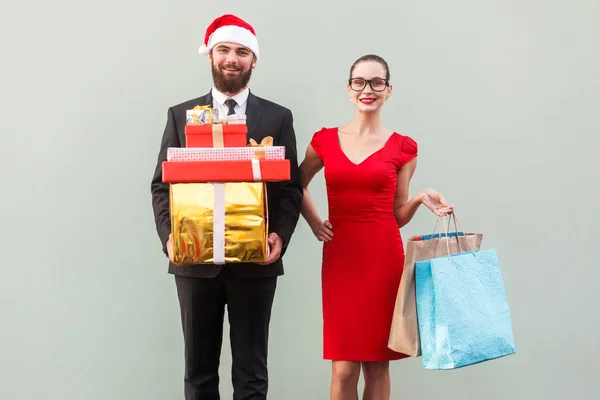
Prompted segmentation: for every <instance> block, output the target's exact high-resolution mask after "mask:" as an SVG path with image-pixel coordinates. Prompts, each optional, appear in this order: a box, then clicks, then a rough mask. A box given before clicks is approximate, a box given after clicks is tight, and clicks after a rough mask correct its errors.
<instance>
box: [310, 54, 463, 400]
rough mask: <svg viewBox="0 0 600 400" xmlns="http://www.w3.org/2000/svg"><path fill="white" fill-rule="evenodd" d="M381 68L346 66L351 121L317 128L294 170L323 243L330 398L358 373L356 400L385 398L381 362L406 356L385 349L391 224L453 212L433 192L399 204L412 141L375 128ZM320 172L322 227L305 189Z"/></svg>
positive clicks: (392, 291) (368, 60)
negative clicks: (325, 207)
mask: <svg viewBox="0 0 600 400" xmlns="http://www.w3.org/2000/svg"><path fill="white" fill-rule="evenodd" d="M389 80H390V72H389V68H388V65H387V63H386V62H385V60H383V59H382V58H381V57H379V56H376V55H366V56H363V57H361V58H359V59H358V60H357V61H356V62H355V63H354V64H353V65H352V68H351V69H350V79H349V80H348V95H349V97H350V101H352V103H354V105H355V107H356V113H355V115H354V118H353V119H352V121H351V122H350V123H349V124H347V125H345V126H342V127H339V128H323V129H321V130H320V131H318V132H316V133H315V134H314V136H313V138H312V141H311V143H310V145H309V146H308V149H307V150H306V157H305V159H304V161H303V162H302V164H301V167H300V168H301V176H302V183H303V187H304V200H303V203H302V215H303V217H304V218H305V219H306V221H307V222H308V224H309V225H310V227H311V229H312V231H313V232H314V234H315V236H316V237H317V238H318V239H319V240H320V241H323V242H324V244H323V266H322V297H323V357H324V358H325V359H328V360H332V382H331V399H332V400H333V399H340V400H349V399H358V389H357V386H358V379H359V376H360V371H361V367H362V372H363V374H364V379H365V389H364V397H363V399H366V400H369V399H370V400H375V399H377V400H379V399H389V398H390V377H389V361H390V360H398V359H401V358H404V357H406V355H404V354H400V353H396V352H394V351H392V350H390V349H389V348H388V347H387V343H388V336H389V332H390V326H391V321H392V313H393V310H394V302H395V299H396V293H397V291H398V286H399V282H400V277H401V275H402V267H403V264H404V247H403V244H402V238H401V236H400V232H399V228H401V227H403V226H404V225H406V224H407V223H408V222H409V221H410V220H411V219H412V217H413V215H414V214H415V212H416V211H417V209H418V208H419V206H420V205H421V204H425V205H426V206H427V207H428V208H429V209H430V210H432V211H433V212H434V213H435V214H437V215H446V214H448V213H451V212H452V210H453V207H452V206H451V205H448V204H447V203H446V201H445V200H444V198H443V197H442V196H441V195H440V194H439V193H437V192H436V191H434V190H430V189H427V190H423V191H421V192H420V193H419V194H417V195H416V196H414V197H413V198H411V199H410V200H408V190H409V183H410V180H411V177H412V176H413V173H414V172H415V168H416V165H417V161H416V157H417V144H416V142H415V141H414V140H413V139H411V138H409V137H408V136H403V135H400V134H398V133H395V132H393V131H392V130H390V129H389V128H387V127H385V126H384V125H383V124H382V122H381V120H380V110H381V107H382V106H383V105H384V103H385V102H386V101H387V100H388V99H389V98H390V96H391V94H392V86H391V85H390V84H389ZM321 168H325V180H326V184H327V196H328V203H329V220H328V221H322V220H321V218H320V217H319V215H318V213H317V211H316V209H315V206H314V203H313V201H312V199H311V197H310V194H309V192H308V185H309V183H310V181H311V180H312V178H313V177H314V176H315V174H316V173H317V172H319V171H320V170H321Z"/></svg>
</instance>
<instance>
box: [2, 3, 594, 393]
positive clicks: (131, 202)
mask: <svg viewBox="0 0 600 400" xmlns="http://www.w3.org/2000/svg"><path fill="white" fill-rule="evenodd" d="M211 4H212V3H210V2H208V3H207V2H198V1H189V0H188V1H183V0H179V1H159V0H154V1H141V0H129V1H117V0H106V1H103V2H90V1H75V0H56V1H52V2H47V1H40V0H32V1H28V2H19V1H16V0H8V2H6V1H4V2H3V5H2V12H1V13H0V22H1V23H0V33H2V35H0V37H1V39H0V40H1V41H2V50H3V54H2V63H1V66H0V68H1V74H0V77H1V78H0V79H1V80H2V90H1V91H0V96H1V97H0V99H1V100H0V113H1V114H0V116H1V121H2V123H1V124H0V127H1V130H2V132H1V133H2V134H1V136H0V137H1V141H2V142H1V146H0V151H1V158H0V159H1V163H2V165H1V167H2V178H3V185H2V196H0V215H1V225H0V226H1V227H2V230H1V231H0V235H1V236H0V243H1V244H0V246H1V251H0V260H1V261H0V262H1V266H2V275H1V277H0V296H1V299H2V301H1V303H0V313H1V319H0V321H1V322H0V323H1V328H0V398H2V399H7V400H8V399H11V400H21V399H36V398H45V399H61V400H71V399H89V400H92V399H98V400H100V399H102V400H105V399H115V400H116V399H128V400H130V399H145V400H150V399H156V400H159V399H160V400H163V399H177V398H182V381H181V379H182V378H181V377H182V371H183V357H182V337H181V329H180V322H179V314H178V305H177V300H176V293H175V286H174V282H173V279H172V277H171V276H169V275H167V274H166V263H165V259H164V257H163V256H162V253H161V251H160V245H159V241H158V239H157V236H156V234H155V231H154V223H153V220H152V211H151V206H150V189H149V181H150V177H151V175H152V171H153V169H154V165H155V161H156V154H157V151H158V146H159V141H160V137H161V134H162V130H163V126H164V122H165V118H166V109H167V107H168V106H170V105H172V104H175V103H178V102H180V101H183V100H186V99H188V98H193V97H196V96H198V95H201V94H204V93H205V92H207V91H208V89H209V87H210V84H211V82H210V72H209V66H208V63H207V62H206V60H205V59H204V58H202V57H200V56H199V55H197V53H196V49H197V46H198V44H199V43H200V42H201V40H202V38H203V35H204V29H205V27H206V26H207V24H208V23H209V22H210V21H212V19H213V18H214V17H216V16H217V15H220V14H222V13H225V12H234V13H237V14H239V15H240V16H242V17H243V18H246V19H248V20H249V21H250V22H251V23H252V24H253V25H254V26H255V28H256V29H257V32H258V35H259V41H260V46H261V56H262V57H261V61H260V63H259V65H258V68H257V70H256V71H255V74H254V76H253V79H252V82H251V83H252V89H253V90H254V92H255V93H257V94H258V95H260V96H263V97H266V98H270V99H272V100H275V101H277V102H279V103H281V104H283V105H286V106H288V107H290V108H291V109H292V110H293V111H294V115H295V120H296V123H295V127H296V131H297V135H298V146H299V151H300V152H301V153H302V154H303V152H304V149H305V148H306V145H307V144H308V142H309V140H310V137H311V135H312V133H313V132H315V131H316V130H318V129H319V128H321V127H322V126H324V125H326V126H335V125H339V124H343V123H345V122H346V121H348V120H349V119H350V118H351V116H352V112H353V109H352V106H351V104H350V103H349V102H348V100H347V96H346V93H345V80H346V78H347V73H348V68H349V66H350V65H351V63H352V62H353V61H354V59H355V58H357V57H359V56H361V55H363V54H365V53H371V52H374V53H378V54H380V55H382V56H383V57H385V58H386V59H387V60H388V61H389V63H390V66H391V70H392V71H391V72H392V83H393V85H394V96H393V97H392V100H391V101H390V102H389V103H388V104H387V105H386V107H385V112H384V118H385V122H386V123H387V124H388V125H389V126H391V127H393V128H394V129H395V130H397V131H399V132H402V133H404V134H408V135H411V136H412V137H413V138H415V139H416V140H417V141H418V142H419V144H420V158H419V160H420V161H419V167H418V169H417V173H416V176H415V178H414V180H413V184H412V192H413V193H416V191H417V190H419V189H420V188H423V187H426V186H429V187H434V188H436V189H438V190H440V191H441V192H443V193H444V195H445V196H446V197H447V199H448V200H449V201H451V202H452V203H454V204H455V205H456V210H457V215H458V216H459V218H460V220H461V222H462V224H463V226H464V227H465V229H468V230H476V231H480V232H484V234H485V237H484V247H495V248H496V249H498V251H499V255H500V258H501V263H502V268H503V273H504V277H505V283H506V288H507V292H508V296H509V299H510V302H511V307H512V313H513V320H514V332H515V337H516V344H517V351H518V353H517V354H516V355H514V356H512V357H508V358H505V359H502V360H497V361H494V362H489V363H485V364H481V365H478V366H475V367H471V368H467V369H463V370H459V371H453V372H426V371H424V370H423V369H422V368H421V366H420V360H419V359H412V360H406V361H403V362H397V363H394V364H393V367H392V376H393V392H392V398H393V399H402V398H441V399H448V400H450V399H464V400H466V399H472V400H480V399H483V398H486V399H490V400H492V399H494V400H505V399H540V400H542V399H543V400H555V399H564V398H569V399H592V398H597V394H596V395H595V394H594V393H595V392H596V389H597V378H596V377H597V374H598V372H599V368H598V366H597V362H598V358H599V356H600V352H599V348H598V340H597V336H598V330H599V329H600V320H599V314H598V311H597V304H598V301H599V300H600V297H599V295H598V294H597V293H595V292H594V289H596V288H597V287H598V280H599V278H600V272H599V270H600V269H599V268H598V267H599V263H598V260H597V255H596V247H595V245H597V242H598V233H597V231H596V230H595V229H593V228H592V226H593V224H595V223H596V222H597V207H596V203H597V199H598V194H599V191H598V186H599V182H600V179H599V173H598V170H599V169H598V166H597V159H598V156H597V151H598V150H597V149H598V145H599V144H600V141H599V140H598V136H597V135H598V132H599V129H600V122H599V120H598V117H597V114H596V113H595V112H597V109H598V105H599V102H600V74H599V67H600V55H599V54H600V53H599V52H598V51H597V50H598V39H600V28H599V27H600V23H599V21H600V5H599V3H598V1H593V0H576V1H541V0H538V1H535V0H519V1H516V0H505V1H475V0H470V1H469V0H459V1H454V2H447V1H418V2H417V1H403V0H402V1H391V0H387V1H381V2H375V3H373V2H364V1H362V2H358V1H343V2H342V1H336V2H324V1H315V0H306V1H303V2H295V3H289V4H288V3H286V2H274V3H271V2H270V1H266V0H261V1H252V2H248V1H244V2H242V1H232V2H231V3H228V4H229V7H225V6H224V5H214V6H213V5H211ZM261 7H264V8H263V9H262V10H261ZM336 21H337V22H336ZM313 194H314V197H315V198H316V199H317V204H318V206H319V208H320V210H321V211H322V212H323V215H325V214H324V213H325V211H326V201H325V192H324V184H323V178H322V175H319V177H318V178H317V181H316V182H315V185H314V189H313ZM434 221H435V220H434V217H433V214H431V213H429V212H428V211H427V210H426V209H425V208H423V209H422V210H421V211H420V212H419V213H418V214H417V216H416V217H415V219H414V220H413V222H412V223H411V224H410V225H409V226H407V227H406V229H405V230H404V231H403V235H404V236H405V237H408V236H410V235H414V234H421V233H428V232H430V231H431V229H432V228H433V225H434ZM319 252H320V246H319V243H318V242H317V241H316V240H315V239H314V238H313V237H312V235H311V233H310V231H309V229H308V227H307V225H306V223H305V222H304V221H301V222H300V224H299V227H298V230H297V233H296V235H295V237H294V239H293V244H292V247H291V249H290V251H289V253H288V255H287V257H286V267H287V274H286V275H285V277H284V278H283V279H281V280H280V283H279V287H278V292H277V296H276V302H275V306H274V315H273V323H272V336H271V337H272V339H271V347H270V367H271V391H270V393H271V398H273V399H285V400H295V399H298V400H306V399H326V398H328V390H329V376H330V375H329V374H330V372H329V371H330V366H329V364H328V363H327V362H326V361H323V360H321V325H320V321H321V314H320V312H321V310H320V286H319V285H320V283H319V268H320V265H319V259H320V253H319ZM226 334H227V332H226ZM230 365H231V364H230V353H229V348H228V347H227V346H225V348H224V353H223V364H222V372H223V376H222V378H223V379H222V381H223V383H222V386H223V395H224V397H223V398H231V390H230V383H229V382H230V381H229V379H230V376H229V368H230ZM594 378H596V379H594Z"/></svg>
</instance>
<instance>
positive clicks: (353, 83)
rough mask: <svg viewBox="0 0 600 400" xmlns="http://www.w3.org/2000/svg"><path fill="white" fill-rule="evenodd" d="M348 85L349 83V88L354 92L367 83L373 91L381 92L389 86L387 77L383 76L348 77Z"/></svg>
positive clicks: (361, 88)
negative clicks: (369, 77) (368, 77)
mask: <svg viewBox="0 0 600 400" xmlns="http://www.w3.org/2000/svg"><path fill="white" fill-rule="evenodd" d="M348 85H350V89H352V90H354V91H355V92H360V91H361V90H363V89H364V88H365V87H367V85H369V86H370V87H371V89H372V90H373V91H374V92H383V91H384V90H385V89H386V88H387V87H388V86H389V82H388V80H387V79H383V78H373V79H363V78H350V79H348Z"/></svg>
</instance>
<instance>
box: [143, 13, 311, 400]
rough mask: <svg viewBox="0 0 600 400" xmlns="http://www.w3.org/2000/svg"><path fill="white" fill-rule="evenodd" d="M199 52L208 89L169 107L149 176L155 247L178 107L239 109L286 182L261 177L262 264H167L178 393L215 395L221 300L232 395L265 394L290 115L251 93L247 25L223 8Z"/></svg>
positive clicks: (287, 204) (251, 38)
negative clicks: (275, 156)
mask: <svg viewBox="0 0 600 400" xmlns="http://www.w3.org/2000/svg"><path fill="white" fill-rule="evenodd" d="M200 53H201V54H206V55H208V60H209V62H210V64H211V68H212V76H213V84H214V86H213V88H212V90H211V91H210V92H209V93H208V94H206V95H205V96H202V97H199V98H197V99H193V100H190V101H187V102H184V103H182V104H178V105H175V106H173V107H170V108H169V110H168V114H167V123H166V127H165V130H164V134H163V137H162V141H161V145H160V151H159V154H158V162H157V165H156V170H155V172H154V177H153V179H152V185H151V186H152V205H153V208H154V218H155V222H156V228H157V231H158V236H159V237H160V240H161V242H162V245H163V251H164V252H165V254H167V255H168V256H169V258H171V257H170V255H171V241H172V238H171V234H170V231H171V223H170V216H169V187H168V185H167V184H164V183H162V170H161V163H162V162H163V161H165V160H166V154H167V148H169V147H184V146H185V134H184V126H185V115H186V110H188V109H192V108H193V107H194V106H196V105H206V104H211V105H212V107H213V108H217V109H218V110H219V112H220V113H224V114H225V115H227V114H233V113H235V114H238V115H246V122H247V126H248V139H250V138H253V139H255V140H256V141H257V142H260V141H261V140H262V139H263V138H264V137H265V136H272V137H273V139H274V145H280V146H285V148H286V158H288V159H289V160H290V164H291V180H290V181H286V182H273V183H267V196H268V208H269V238H268V242H269V246H270V255H269V257H268V259H267V261H266V263H265V264H264V265H263V264H261V265H259V264H248V263H246V264H227V265H225V266H220V265H212V264H206V265H193V266H176V265H173V263H171V262H169V273H171V274H174V275H175V283H176V287H177V293H178V297H179V304H180V308H181V319H182V325H183V336H184V343H185V378H184V386H185V398H186V399H188V400H191V399H203V400H213V399H220V396H219V389H218V386H219V375H218V369H219V359H220V354H221V342H222V336H223V319H224V318H223V316H224V310H225V305H227V311H228V315H229V324H230V341H231V351H232V356H233V360H232V362H233V365H232V383H233V388H234V399H236V400H243V399H266V398H267V388H268V373H267V347H268V336H269V322H270V317H271V306H272V303H273V297H274V295H275V287H276V284H277V277H278V276H280V275H282V274H283V263H282V260H281V257H282V256H283V255H284V254H285V252H286V249H287V247H288V245H289V243H290V239H291V237H292V233H293V232H294V229H295V227H296V224H297V222H298V218H299V215H300V207H301V204H302V187H301V185H300V176H299V175H300V174H299V169H298V161H297V150H296V137H295V133H294V128H293V119H292V113H291V112H290V110H288V109H287V108H284V107H282V106H280V105H277V104H275V103H273V102H270V101H268V100H265V99H262V98H259V97H256V96H255V95H254V94H253V93H251V92H250V90H249V89H248V82H249V80H250V76H251V74H252V70H253V69H254V68H255V66H256V63H257V61H258V58H259V50H258V42H257V39H256V36H255V32H254V29H253V28H252V27H251V26H250V25H249V24H248V23H246V22H245V21H243V20H241V19H239V18H237V17H235V16H233V15H230V14H227V15H223V16H221V17H219V18H217V19H215V20H214V21H213V22H212V24H211V25H210V26H209V27H208V29H207V30H206V36H205V39H204V43H203V45H202V46H200Z"/></svg>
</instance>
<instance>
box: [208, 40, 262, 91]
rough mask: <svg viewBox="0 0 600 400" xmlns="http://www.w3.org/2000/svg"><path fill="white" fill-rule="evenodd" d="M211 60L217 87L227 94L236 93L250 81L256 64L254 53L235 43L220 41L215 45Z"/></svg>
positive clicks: (210, 56)
mask: <svg viewBox="0 0 600 400" xmlns="http://www.w3.org/2000/svg"><path fill="white" fill-rule="evenodd" d="M209 61H210V64H211V69H212V76H213V81H214V83H215V87H216V88H217V89H218V90H219V91H221V92H223V93H226V94H229V95H235V94H236V93H239V92H240V91H241V90H242V89H244V88H245V87H246V86H247V85H248V82H249V81H250V75H252V70H253V69H254V67H255V66H256V58H255V57H254V53H252V51H250V49H248V48H247V47H244V46H241V45H239V44H235V43H219V44H217V45H216V46H215V47H213V49H212V51H211V53H210V55H209Z"/></svg>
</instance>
